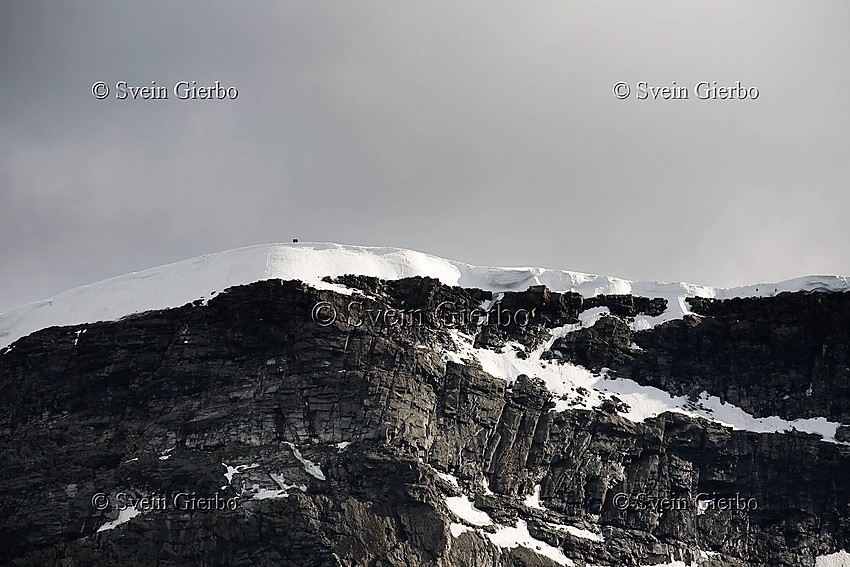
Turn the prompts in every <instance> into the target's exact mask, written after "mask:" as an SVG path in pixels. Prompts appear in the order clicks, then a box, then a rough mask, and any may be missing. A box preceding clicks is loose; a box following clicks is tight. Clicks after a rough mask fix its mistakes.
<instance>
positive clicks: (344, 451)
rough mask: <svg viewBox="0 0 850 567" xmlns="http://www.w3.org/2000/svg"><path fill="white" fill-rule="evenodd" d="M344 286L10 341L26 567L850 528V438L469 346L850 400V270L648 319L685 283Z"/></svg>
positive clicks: (2, 541) (747, 543)
mask: <svg viewBox="0 0 850 567" xmlns="http://www.w3.org/2000/svg"><path fill="white" fill-rule="evenodd" d="M337 283H341V284H344V285H346V286H348V287H349V288H350V289H351V291H352V294H351V295H345V294H341V293H336V292H333V291H317V290H315V289H313V288H311V287H308V286H306V285H304V284H302V283H300V282H297V281H280V280H269V281H262V282H257V283H254V284H250V285H245V286H238V287H234V288H231V289H229V290H227V291H226V292H224V293H222V294H220V295H218V296H217V297H215V298H213V299H212V300H210V301H209V302H208V303H205V304H204V303H202V302H196V304H190V305H186V306H184V307H181V308H177V309H169V310H164V311H153V312H148V313H142V314H138V315H133V316H129V317H126V318H124V319H122V320H119V321H114V322H108V323H96V324H88V325H84V326H75V327H61V328H60V327H53V328H49V329H45V330H42V331H38V332H36V333H34V334H32V335H30V336H27V337H25V338H23V339H20V340H19V341H17V342H16V343H15V344H14V345H13V346H12V347H11V349H7V350H6V351H5V352H4V353H2V354H0V389H2V392H3V395H2V397H0V564H3V565H6V564H9V565H62V566H69V567H70V566H78V565H153V564H156V565H237V566H238V565H245V566H248V565H315V566H325V565H328V566H331V565H334V566H336V565H344V566H389V565H405V566H426V565H427V566H440V567H455V566H482V567H483V566H488V567H490V566H495V565H507V566H520V565H537V566H554V565H578V566H583V565H600V566H602V565H611V566H620V565H656V564H667V563H670V562H672V561H681V562H683V563H684V564H693V565H718V566H719V565H764V566H796V565H814V563H815V558H816V557H817V556H820V555H825V554H829V553H833V552H836V551H838V550H841V549H845V548H850V508H849V507H850V485H848V484H847V483H846V480H847V479H848V478H850V447H848V446H847V445H844V444H843V443H834V442H827V441H825V440H823V439H821V438H820V437H818V436H817V435H812V434H805V433H794V432H792V433H755V432H751V431H743V430H733V429H730V428H728V427H724V426H722V425H720V424H718V423H714V422H712V421H708V420H703V419H698V418H694V417H689V416H686V415H682V414H679V413H673V412H667V413H662V414H661V415H658V416H657V417H654V418H650V419H647V420H645V421H642V422H635V421H630V420H628V419H626V418H625V417H624V416H623V415H622V413H623V411H622V410H623V408H621V407H619V404H618V402H617V400H616V399H614V398H611V399H606V400H605V402H604V403H602V404H600V405H599V406H598V407H590V408H586V407H576V408H574V409H561V410H556V396H555V395H554V394H553V393H552V392H551V391H550V390H549V389H548V388H547V387H546V385H545V384H544V382H543V381H541V380H540V379H539V378H538V377H537V376H534V375H526V374H521V375H517V376H514V377H512V379H511V381H510V382H506V381H505V380H503V379H501V378H497V377H494V376H492V375H490V374H488V373H487V372H485V370H484V369H483V367H482V366H481V365H480V364H479V363H477V362H476V361H475V360H473V359H459V358H458V356H457V355H454V354H451V353H454V352H456V351H457V348H458V342H457V341H458V340H459V339H458V337H461V338H464V337H465V338H466V339H468V342H469V344H468V348H473V345H474V347H478V348H486V349H491V350H492V351H502V353H503V354H507V355H510V356H515V357H517V358H520V359H524V358H526V357H529V356H533V354H530V353H531V351H533V350H534V349H535V348H538V347H541V348H544V355H545V356H543V357H541V358H542V359H543V360H541V361H540V364H541V365H570V364H573V365H581V366H584V367H586V368H588V369H591V370H594V371H597V372H599V371H601V370H602V369H603V368H607V369H609V370H608V372H609V373H611V374H612V375H616V376H621V377H627V378H631V379H633V380H634V381H635V382H637V383H639V384H644V385H651V386H656V387H658V388H661V389H663V390H666V391H668V392H670V393H673V394H685V395H698V394H700V393H701V392H704V391H705V392H707V393H709V394H711V395H716V396H720V397H721V398H722V399H724V400H727V401H729V402H731V403H734V404H736V405H738V406H740V407H741V408H743V409H745V410H747V411H748V412H750V413H752V414H753V415H755V416H757V417H762V416H769V415H778V416H780V417H783V418H786V419H797V418H802V417H828V418H829V419H831V420H832V421H835V422H841V423H850V413H848V411H850V406H848V404H850V396H848V391H847V389H848V388H850V380H848V378H850V368H849V367H850V337H848V333H850V325H848V323H850V294H848V293H828V294H827V293H811V294H805V293H793V294H792V293H788V294H780V295H779V296H777V297H773V298H762V299H746V300H728V301H708V300H694V301H693V302H692V308H693V311H694V313H695V314H696V315H692V316H687V317H686V318H685V319H684V320H675V321H670V322H668V323H665V324H663V325H660V326H658V327H656V328H654V329H649V330H642V331H635V330H633V329H634V328H635V327H636V325H635V324H634V318H635V317H638V316H647V317H653V316H657V315H659V314H660V313H661V312H662V311H663V310H664V308H665V303H664V300H658V299H656V298H641V297H632V296H597V297H593V298H583V297H582V296H581V295H578V294H575V293H568V294H557V293H553V292H550V291H549V290H548V289H546V288H544V287H542V286H538V287H532V288H529V290H527V291H526V292H521V293H506V294H504V295H501V296H498V297H496V296H494V295H493V294H491V293H490V292H485V291H481V290H470V289H462V288H457V287H447V286H444V285H442V284H440V283H439V282H438V281H436V280H432V279H429V278H409V279H404V280H399V281H389V282H388V281H381V280H376V279H374V278H366V277H357V276H347V277H343V278H339V279H338V280H337ZM603 307H605V308H607V310H608V311H609V312H610V315H608V316H603V317H601V318H599V319H598V321H596V322H595V324H593V325H592V326H591V325H587V326H582V325H581V324H580V323H579V321H580V319H581V317H582V313H586V312H587V310H588V309H597V310H598V309H599V308H603ZM499 311H501V312H502V315H499V314H498V312H499ZM499 316H502V317H509V320H508V323H506V324H502V323H505V319H493V318H494V317H499ZM555 328H561V329H565V330H566V332H564V333H561V335H560V336H559V338H556V339H555V340H554V341H550V342H549V343H547V340H548V339H549V337H550V336H551V334H552V330H553V329H555ZM845 433H846V430H845V429H844V428H843V427H842V428H839V430H838V432H837V433H836V439H838V440H842V439H845V438H847V437H848V436H847V435H846V434H845Z"/></svg>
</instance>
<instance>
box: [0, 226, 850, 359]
mask: <svg viewBox="0 0 850 567" xmlns="http://www.w3.org/2000/svg"><path fill="white" fill-rule="evenodd" d="M344 274H356V275H364V276H374V277H377V278H381V279H386V280H397V279H400V278H409V277H413V276H429V277H432V278H436V279H438V280H440V281H441V282H442V283H443V284H445V285H450V286H461V287H466V288H479V289H483V290H488V291H494V292H504V291H522V290H525V289H526V288H528V286H531V285H545V286H547V287H548V288H549V289H550V290H552V291H557V292H564V291H574V292H577V293H580V294H582V295H583V296H585V297H591V296H595V295H601V294H632V295H638V296H644V297H661V298H664V299H666V300H667V305H668V308H667V310H666V311H665V313H664V314H663V315H662V316H660V317H656V318H652V319H651V320H648V323H649V324H650V325H654V324H657V323H660V322H663V321H666V320H669V319H674V318H680V317H681V316H682V315H683V314H684V313H687V312H689V308H688V306H687V304H686V303H685V302H684V299H685V298H686V297H695V296H697V297H712V298H717V299H728V298H731V297H770V296H773V295H776V294H777V293H780V292H784V291H812V290H830V291H848V290H850V278H848V277H843V276H807V277H801V278H795V279H791V280H786V281H782V282H778V283H765V284H755V285H749V286H744V287H734V288H712V287H708V286H702V285H693V284H689V283H682V282H678V283H666V282H659V281H636V282H635V281H629V280H625V279H621V278H616V277H611V276H601V275H593V274H584V273H580V272H571V271H567V270H559V269H549V268H531V267H518V268H498V267H485V266H472V265H469V264H465V263H463V262H458V261H455V260H448V259H444V258H439V257H437V256H432V255H429V254H424V253H422V252H416V251H413V250H405V249H402V248H376V247H366V246H350V245H342V244H333V243H309V242H305V243H298V244H264V245H258V246H249V247H246V248H237V249H234V250H228V251H225V252H218V253H215V254H206V255H204V256H199V257H197V258H192V259H190V260H184V261H181V262H176V263H174V264H168V265H165V266H159V267H156V268H151V269H147V270H142V271H139V272H133V273H131V274H126V275H122V276H118V277H114V278H111V279H108V280H104V281H101V282H97V283H93V284H91V285H85V286H82V287H78V288H75V289H71V290H69V291H66V292H63V293H60V294H58V295H56V296H54V297H51V298H49V299H45V300H42V301H37V302H35V303H31V304H28V305H24V306H21V307H18V308H17V309H12V310H10V311H7V312H5V313H0V348H3V347H5V346H8V345H10V344H11V343H13V342H14V341H15V340H17V339H19V338H21V337H23V336H26V335H28V334H29V333H31V332H33V331H36V330H38V329H44V328H46V327H51V326H58V325H76V324H80V323H93V322H95V321H111V320H115V319H119V318H121V317H124V316H126V315H129V314H131V313H140V312H144V311H150V310H153V309H165V308H168V307H179V306H181V305H185V304H186V303H189V302H192V301H194V300H196V299H202V298H209V297H211V296H212V295H213V294H214V293H217V292H220V291H223V290H224V289H227V288H228V287H231V286H235V285H240V284H247V283H252V282H256V281H261V280H267V279H283V280H301V281H303V282H306V283H308V284H309V285H311V286H313V287H316V288H319V289H334V290H336V291H340V292H342V293H347V292H346V290H345V288H344V286H339V285H336V286H335V285H332V284H327V283H325V282H323V281H322V279H323V278H325V277H327V276H330V277H336V276H341V275H344Z"/></svg>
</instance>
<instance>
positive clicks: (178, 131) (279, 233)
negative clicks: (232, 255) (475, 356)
mask: <svg viewBox="0 0 850 567" xmlns="http://www.w3.org/2000/svg"><path fill="white" fill-rule="evenodd" d="M848 69H850V4H848V3H847V2H843V1H838V0H836V1H833V2H827V1H824V2H817V3H813V2H804V1H800V2H778V1H771V2H766V1H765V2H747V1H742V0H734V1H729V2H717V1H712V2H680V1H668V2H632V1H629V2H569V1H566V0H563V1H551V0H548V1H545V2H533V1H522V2H512V3H504V2H491V1H486V2H485V1H480V2H458V1H451V2H416V3H414V2H406V1H404V2H371V1H368V2H333V3H331V2H313V1H310V2H308V1H303V2H275V3H271V2H264V3H261V2H251V3H236V2H233V3H231V4H227V3H220V2H203V3H192V2H144V3H142V2H137V3H133V4H132V5H131V4H130V3H124V2H122V3H118V2H111V1H109V2H107V1H104V2H90V1H89V2H73V3H71V2H61V3H60V2H40V1H33V0H23V1H9V0H6V1H5V2H3V5H2V8H0V116H2V119H0V311H2V310H6V309H9V308H12V307H14V306H16V305H19V304H21V303H25V302H29V301H33V300H37V299H41V298H43V297H47V296H49V295H52V294H54V293H58V292H60V291H62V290H64V289H67V288H70V287H74V286H77V285H81V284H84V283H89V282H92V281H95V280H99V279H103V278H106V277H110V276H113V275H118V274H121V273H125V272H129V271H134V270H139V269H144V268H147V267H151V266H155V265H159V264H164V263H168V262H173V261H177V260H181V259H184V258H189V257H192V256H196V255H199V254H203V253H207V252H213V251H218V250H223V249H228V248H235V247H239V246H245V245H250V244H258V243H264V242H279V241H288V240H290V239H291V238H293V237H296V236H297V237H299V238H301V239H302V240H321V241H335V242H342V243H349V244H366V245H387V246H401V247H407V248H413V249H416V250H420V251H423V252H429V253H433V254H436V255H440V256H445V257H451V258H454V259H458V260H463V261H467V262H470V263H477V264H488V265H542V266H549V267H560V268H566V269H572V270H579V271H587V272H595V273H606V274H611V275H617V276H622V277H627V278H633V279H665V280H684V281H691V282H694V283H704V284H711V285H736V284H742V283H753V282H757V281H769V280H776V279H783V278H788V277H793V276H797V275H804V274H810V273H838V274H850V253H848V235H850V231H848V228H847V215H848V212H850V191H848V181H850V159H848V156H850V142H848V132H850V112H848V105H847V97H848V94H850V73H848ZM181 80H186V81H193V80H194V81H197V82H198V84H200V85H208V84H212V83H213V82H214V81H220V82H221V83H222V84H223V85H227V86H230V85H232V86H235V87H236V88H237V89H238V91H239V96H238V98H237V99H236V100H223V101H219V100H212V101H209V100H206V101H205V100H177V99H176V97H175V96H174V94H173V92H169V95H170V98H169V100H147V101H145V100H136V101H132V100H116V99H115V98H114V95H115V93H114V87H115V83H116V82H118V81H127V82H128V83H129V84H132V85H150V83H151V81H156V82H157V85H163V86H166V87H167V88H168V89H169V91H170V89H171V87H172V86H173V85H174V83H176V82H177V81H181ZM702 80H704V81H717V82H718V84H720V85H733V84H734V82H735V81H741V82H742V83H743V84H744V85H745V86H753V87H756V88H758V89H759V98H758V99H757V100H755V101H752V100H744V101H742V100H726V101H722V100H698V99H696V97H695V94H694V92H693V86H694V85H695V83H697V82H698V81H702ZM95 81H104V82H106V83H107V84H108V85H110V87H112V88H113V92H112V93H110V96H109V97H108V98H107V99H105V100H97V99H96V98H95V97H94V96H93V95H92V92H91V87H92V84H93V83H94V82H95ZM618 81H625V82H626V83H627V84H629V85H630V86H631V87H632V88H633V89H635V86H636V84H637V83H638V82H639V81H647V82H648V83H649V84H652V85H657V86H664V85H670V84H671V82H672V81H676V83H677V84H678V85H684V86H687V87H688V88H689V90H690V91H691V93H690V94H691V98H690V99H688V100H666V101H665V100H655V101H653V100H637V99H636V98H634V97H635V92H634V90H633V93H632V96H631V97H629V98H628V99H626V100H618V99H617V98H616V97H615V96H614V95H613V93H612V87H613V85H614V84H615V83H617V82H618Z"/></svg>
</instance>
